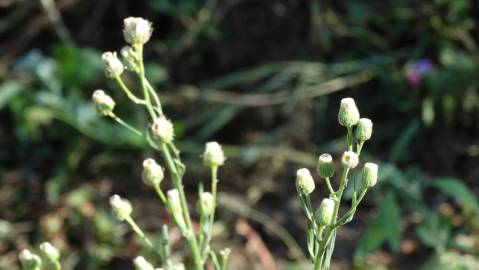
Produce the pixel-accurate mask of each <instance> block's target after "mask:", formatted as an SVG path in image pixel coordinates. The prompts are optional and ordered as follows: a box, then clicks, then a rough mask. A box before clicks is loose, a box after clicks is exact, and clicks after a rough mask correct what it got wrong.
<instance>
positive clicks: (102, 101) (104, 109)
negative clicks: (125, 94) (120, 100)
mask: <svg viewBox="0 0 479 270" xmlns="http://www.w3.org/2000/svg"><path fill="white" fill-rule="evenodd" d="M92 99H93V102H94V103H95V106H96V109H97V111H98V112H99V113H101V114H103V115H109V114H111V113H112V112H113V109H114V108H115V101H114V100H113V99H112V98H111V97H110V96H109V95H107V94H105V92H104V91H103V90H100V89H98V90H95V92H93V95H92Z"/></svg>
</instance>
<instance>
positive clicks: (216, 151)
mask: <svg viewBox="0 0 479 270" xmlns="http://www.w3.org/2000/svg"><path fill="white" fill-rule="evenodd" d="M225 159H226V158H225V154H224V153H223V150H222V149H221V146H220V145H219V144H218V143H217V142H207V143H206V145H205V152H204V153H203V163H204V164H205V165H206V166H208V167H218V166H221V165H223V164H224V162H225Z"/></svg>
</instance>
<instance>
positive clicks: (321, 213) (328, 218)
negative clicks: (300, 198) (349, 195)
mask: <svg viewBox="0 0 479 270" xmlns="http://www.w3.org/2000/svg"><path fill="white" fill-rule="evenodd" d="M333 213H334V201H333V200H331V199H323V201H322V202H321V204H320V205H319V208H318V210H317V211H316V215H315V217H316V221H317V222H318V223H319V224H320V225H321V226H324V225H329V224H331V222H332V220H333Z"/></svg>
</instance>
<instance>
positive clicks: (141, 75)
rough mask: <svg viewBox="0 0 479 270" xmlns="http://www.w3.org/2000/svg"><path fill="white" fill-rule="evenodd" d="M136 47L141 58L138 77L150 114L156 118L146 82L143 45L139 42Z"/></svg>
mask: <svg viewBox="0 0 479 270" xmlns="http://www.w3.org/2000/svg"><path fill="white" fill-rule="evenodd" d="M135 49H136V53H137V54H138V59H139V61H138V63H139V64H138V66H139V70H138V77H139V78H140V83H141V89H142V90H143V96H144V97H145V102H146V109H147V110H148V113H149V114H150V116H151V118H152V119H156V113H155V110H154V109H153V105H151V99H150V93H149V91H148V88H147V86H146V82H145V81H146V78H145V65H144V64H143V45H142V44H137V45H135Z"/></svg>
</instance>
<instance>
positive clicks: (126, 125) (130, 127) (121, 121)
mask: <svg viewBox="0 0 479 270" xmlns="http://www.w3.org/2000/svg"><path fill="white" fill-rule="evenodd" d="M108 116H110V117H111V118H112V119H113V120H115V121H116V122H117V123H119V124H120V125H122V126H124V127H125V128H127V129H128V130H129V131H131V132H133V133H135V134H136V135H138V136H140V137H143V133H141V131H139V130H138V129H136V128H134V127H132V126H131V125H130V124H128V123H126V122H125V121H123V120H122V119H121V118H120V117H118V116H117V115H116V114H115V113H114V112H111V113H110V114H108Z"/></svg>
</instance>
